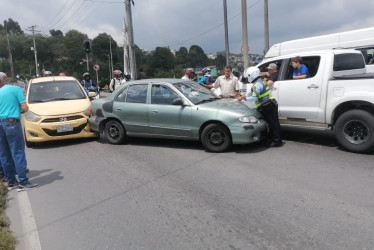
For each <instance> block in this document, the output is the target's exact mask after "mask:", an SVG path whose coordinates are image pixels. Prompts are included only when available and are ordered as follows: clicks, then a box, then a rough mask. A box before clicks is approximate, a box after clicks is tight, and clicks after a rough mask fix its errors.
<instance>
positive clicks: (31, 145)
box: [23, 131, 35, 148]
mask: <svg viewBox="0 0 374 250" xmlns="http://www.w3.org/2000/svg"><path fill="white" fill-rule="evenodd" d="M23 135H24V137H25V144H26V147H28V148H32V147H34V146H35V143H34V142H31V141H28V140H27V138H26V131H23Z"/></svg>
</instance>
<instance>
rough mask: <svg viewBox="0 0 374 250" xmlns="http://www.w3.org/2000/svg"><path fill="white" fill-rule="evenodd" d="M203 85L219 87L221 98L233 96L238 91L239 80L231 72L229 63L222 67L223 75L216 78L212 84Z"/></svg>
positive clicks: (209, 87)
mask: <svg viewBox="0 0 374 250" xmlns="http://www.w3.org/2000/svg"><path fill="white" fill-rule="evenodd" d="M201 85H203V86H204V87H206V88H208V89H211V88H215V89H217V88H220V89H221V95H220V96H221V97H222V98H235V97H236V96H237V95H238V93H239V80H238V78H237V77H236V76H234V74H233V73H232V67H231V66H230V65H226V66H225V69H224V75H223V76H219V77H218V78H217V80H216V81H215V82H214V83H213V84H209V85H208V84H204V83H202V84H201Z"/></svg>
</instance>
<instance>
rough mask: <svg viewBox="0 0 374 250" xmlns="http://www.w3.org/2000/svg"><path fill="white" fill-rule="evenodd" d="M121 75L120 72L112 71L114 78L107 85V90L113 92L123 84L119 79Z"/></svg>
mask: <svg viewBox="0 0 374 250" xmlns="http://www.w3.org/2000/svg"><path fill="white" fill-rule="evenodd" d="M121 75H122V71H121V70H118V69H116V70H115V71H113V76H114V78H113V79H112V80H111V81H110V84H109V89H110V91H111V92H113V91H114V90H115V89H116V88H118V87H119V86H121V84H122V83H123V79H122V78H121Z"/></svg>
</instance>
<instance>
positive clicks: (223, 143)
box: [201, 123, 232, 153]
mask: <svg viewBox="0 0 374 250" xmlns="http://www.w3.org/2000/svg"><path fill="white" fill-rule="evenodd" d="M201 143H202V144H203V146H204V148H205V149H206V150H207V151H211V152H217V153H218V152H224V151H226V150H228V149H229V148H230V147H231V144H232V139H231V134H230V131H229V130H228V129H227V128H226V127H225V126H224V125H222V124H219V123H213V124H209V125H208V126H206V127H205V128H204V130H203V132H202V134H201Z"/></svg>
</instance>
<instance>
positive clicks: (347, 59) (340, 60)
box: [333, 53, 365, 71]
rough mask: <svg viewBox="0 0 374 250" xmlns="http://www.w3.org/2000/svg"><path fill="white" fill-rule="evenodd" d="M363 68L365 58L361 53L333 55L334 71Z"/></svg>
mask: <svg viewBox="0 0 374 250" xmlns="http://www.w3.org/2000/svg"><path fill="white" fill-rule="evenodd" d="M362 68H365V60H364V58H363V56H362V54H353V53H345V54H336V55H335V56H334V66H333V70H334V71H343V70H353V69H362Z"/></svg>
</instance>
